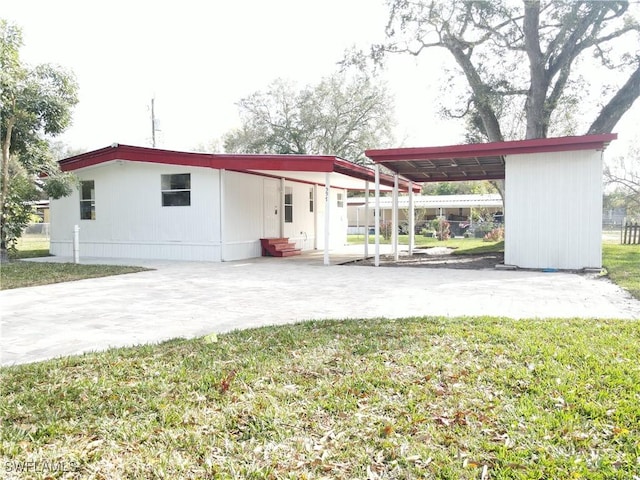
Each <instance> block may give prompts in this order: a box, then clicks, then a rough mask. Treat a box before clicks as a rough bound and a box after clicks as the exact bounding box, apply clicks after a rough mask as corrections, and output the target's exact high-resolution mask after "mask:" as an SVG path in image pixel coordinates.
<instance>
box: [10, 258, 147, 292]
mask: <svg viewBox="0 0 640 480" xmlns="http://www.w3.org/2000/svg"><path fill="white" fill-rule="evenodd" d="M146 270H149V269H148V268H143V267H128V266H121V265H82V264H74V263H48V262H11V263H8V264H3V265H2V269H0V289H1V290H8V289H11V288H21V287H33V286H35V285H47V284H50V283H60V282H71V281H73V280H82V279H85V278H96V277H108V276H110V275H121V274H124V273H136V272H144V271H146Z"/></svg>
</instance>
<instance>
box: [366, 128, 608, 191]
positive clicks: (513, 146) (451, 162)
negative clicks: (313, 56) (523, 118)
mask: <svg viewBox="0 0 640 480" xmlns="http://www.w3.org/2000/svg"><path fill="white" fill-rule="evenodd" d="M615 138H616V135H615V134H602V135H584V136H580V137H559V138H536V139H532V140H516V141H509V142H490V143H475V144H468V145H449V146H444V147H418V148H390V149H384V150H367V151H366V152H365V154H366V156H367V157H369V158H370V159H371V160H373V162H374V163H376V164H379V165H384V166H385V167H387V168H388V169H389V170H391V171H393V172H396V173H398V174H400V175H402V176H403V177H405V178H407V179H409V180H411V181H413V182H419V183H423V182H457V181H465V180H502V179H504V178H505V157H506V156H507V155H518V154H526V153H541V152H562V151H570V150H593V149H596V150H601V149H604V148H605V147H606V145H608V143H609V142H610V141H611V140H613V139H615Z"/></svg>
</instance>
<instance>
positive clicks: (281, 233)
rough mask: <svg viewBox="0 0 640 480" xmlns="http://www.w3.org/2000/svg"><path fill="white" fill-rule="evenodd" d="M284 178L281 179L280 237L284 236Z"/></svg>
mask: <svg viewBox="0 0 640 480" xmlns="http://www.w3.org/2000/svg"><path fill="white" fill-rule="evenodd" d="M284 187H285V185H284V178H281V179H280V235H278V236H279V237H280V238H282V237H284Z"/></svg>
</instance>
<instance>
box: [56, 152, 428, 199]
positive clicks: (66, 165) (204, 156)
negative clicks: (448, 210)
mask: <svg viewBox="0 0 640 480" xmlns="http://www.w3.org/2000/svg"><path fill="white" fill-rule="evenodd" d="M113 160H126V161H132V162H145V163H159V164H166V165H184V166H192V167H204V168H216V169H227V170H234V171H250V170H275V171H297V172H326V173H330V172H334V171H335V172H337V173H342V174H345V175H348V176H351V177H354V178H360V179H362V180H370V181H372V182H373V181H374V175H375V174H374V171H373V170H372V169H370V168H366V167H363V166H361V165H357V164H354V163H351V162H349V161H347V160H344V159H341V158H338V157H333V156H329V155H275V154H268V155H260V154H214V153H197V152H178V151H174V150H161V149H156V148H147V147H135V146H130V145H119V144H118V145H112V146H110V147H106V148H102V149H100V150H94V151H92V152H87V153H82V154H80V155H76V156H74V157H70V158H66V159H64V160H61V161H60V162H59V164H60V168H61V170H63V171H72V170H78V169H80V168H86V167H91V166H94V165H99V164H101V163H105V162H109V161H113ZM387 177H388V178H387ZM381 181H383V183H384V184H385V185H387V186H393V177H391V176H388V175H387V176H385V177H384V178H383V176H382V175H381ZM401 185H402V187H403V188H404V190H407V189H408V182H406V180H405V181H401ZM414 190H416V191H419V187H414Z"/></svg>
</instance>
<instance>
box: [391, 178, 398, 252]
mask: <svg viewBox="0 0 640 480" xmlns="http://www.w3.org/2000/svg"><path fill="white" fill-rule="evenodd" d="M392 209H393V210H392V212H391V226H392V228H393V230H392V232H393V233H392V236H391V238H392V239H393V260H394V261H396V262H397V261H398V257H399V253H400V252H399V248H398V226H399V225H398V219H399V218H400V216H399V215H398V174H397V173H396V174H395V175H394V176H393V207H392Z"/></svg>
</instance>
